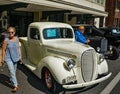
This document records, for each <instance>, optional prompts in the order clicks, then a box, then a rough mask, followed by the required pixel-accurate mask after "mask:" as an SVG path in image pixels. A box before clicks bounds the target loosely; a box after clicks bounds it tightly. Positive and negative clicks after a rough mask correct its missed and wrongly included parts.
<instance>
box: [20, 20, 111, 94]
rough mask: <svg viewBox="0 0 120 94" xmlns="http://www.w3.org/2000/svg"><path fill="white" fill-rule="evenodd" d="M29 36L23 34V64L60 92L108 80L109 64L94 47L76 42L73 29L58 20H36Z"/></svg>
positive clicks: (47, 84)
mask: <svg viewBox="0 0 120 94" xmlns="http://www.w3.org/2000/svg"><path fill="white" fill-rule="evenodd" d="M27 33H28V34H27V37H20V42H21V49H22V54H23V64H24V65H25V66H27V67H28V68H29V69H30V70H31V71H32V72H33V73H34V74H35V75H37V76H38V77H39V78H40V79H43V82H44V86H45V87H46V89H47V90H48V91H50V92H52V94H53V93H55V94H57V93H56V92H59V91H61V90H63V88H65V89H75V88H81V87H87V86H91V85H95V84H97V83H100V82H102V81H104V80H106V79H108V78H109V77H110V75H111V73H108V65H107V62H106V60H105V59H104V57H103V55H101V54H98V53H96V51H95V50H94V48H92V47H90V46H89V45H86V44H81V43H79V42H76V41H75V36H74V31H73V28H72V27H71V26H70V25H69V24H65V23H57V22H34V23H31V24H30V25H29V27H28V32H27Z"/></svg>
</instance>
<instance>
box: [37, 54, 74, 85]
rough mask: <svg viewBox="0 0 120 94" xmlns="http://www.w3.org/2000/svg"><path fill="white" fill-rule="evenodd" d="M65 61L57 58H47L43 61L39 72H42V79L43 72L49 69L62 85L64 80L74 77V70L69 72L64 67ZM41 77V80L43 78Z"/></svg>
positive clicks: (39, 66)
mask: <svg viewBox="0 0 120 94" xmlns="http://www.w3.org/2000/svg"><path fill="white" fill-rule="evenodd" d="M64 62H65V59H62V58H59V57H55V56H47V57H45V58H44V59H42V60H41V62H40V63H39V65H38V69H39V70H38V71H39V72H40V76H41V77H42V70H43V69H44V68H47V69H48V70H49V71H50V72H51V74H52V76H53V78H54V79H55V80H56V81H57V82H58V83H59V84H62V81H63V79H65V78H67V77H68V76H73V75H74V72H73V71H72V70H68V69H67V68H66V67H65V66H64ZM41 77H40V78H41Z"/></svg>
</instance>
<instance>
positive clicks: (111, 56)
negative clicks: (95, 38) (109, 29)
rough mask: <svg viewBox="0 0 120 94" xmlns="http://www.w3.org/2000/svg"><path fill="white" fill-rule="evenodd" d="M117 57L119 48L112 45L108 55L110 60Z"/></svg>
mask: <svg viewBox="0 0 120 94" xmlns="http://www.w3.org/2000/svg"><path fill="white" fill-rule="evenodd" d="M118 57H119V50H118V49H117V48H116V47H115V46H113V48H112V52H111V54H110V55H109V56H108V59H110V60H116V59H117V58H118Z"/></svg>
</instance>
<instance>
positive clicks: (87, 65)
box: [81, 50, 95, 82]
mask: <svg viewBox="0 0 120 94" xmlns="http://www.w3.org/2000/svg"><path fill="white" fill-rule="evenodd" d="M81 71H82V75H83V79H84V81H86V82H88V81H91V80H92V79H93V76H94V71H95V59H94V50H87V51H85V52H84V53H83V54H82V58H81Z"/></svg>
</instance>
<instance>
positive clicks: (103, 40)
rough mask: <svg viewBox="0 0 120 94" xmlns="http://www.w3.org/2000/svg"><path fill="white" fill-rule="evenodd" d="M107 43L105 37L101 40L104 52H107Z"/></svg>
mask: <svg viewBox="0 0 120 94" xmlns="http://www.w3.org/2000/svg"><path fill="white" fill-rule="evenodd" d="M107 45H108V41H107V39H105V38H103V39H102V40H101V52H102V53H105V52H107Z"/></svg>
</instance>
